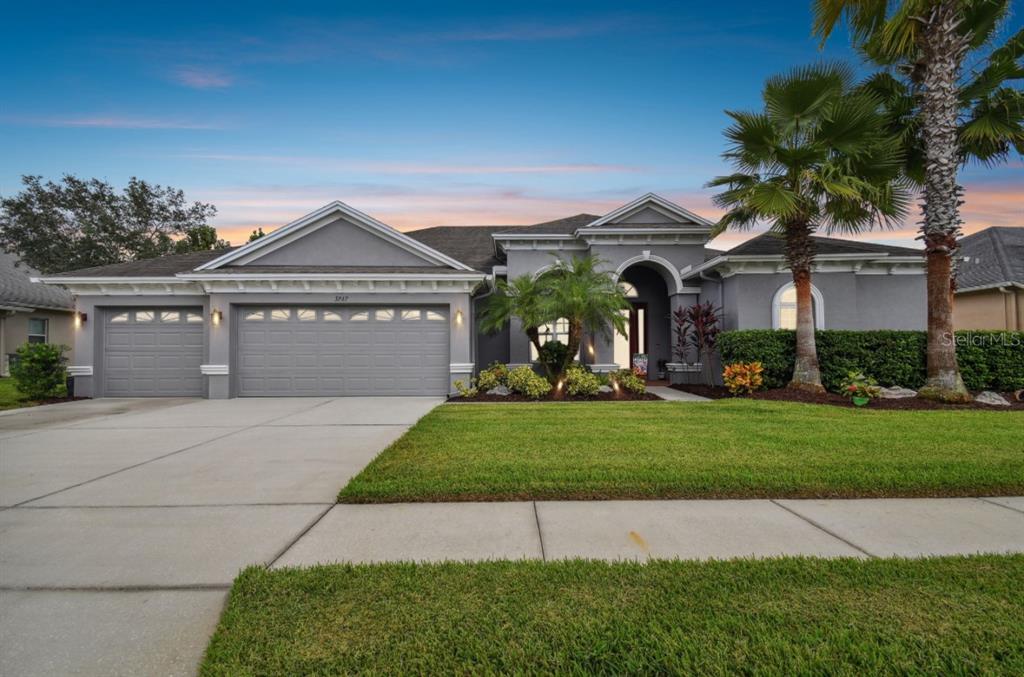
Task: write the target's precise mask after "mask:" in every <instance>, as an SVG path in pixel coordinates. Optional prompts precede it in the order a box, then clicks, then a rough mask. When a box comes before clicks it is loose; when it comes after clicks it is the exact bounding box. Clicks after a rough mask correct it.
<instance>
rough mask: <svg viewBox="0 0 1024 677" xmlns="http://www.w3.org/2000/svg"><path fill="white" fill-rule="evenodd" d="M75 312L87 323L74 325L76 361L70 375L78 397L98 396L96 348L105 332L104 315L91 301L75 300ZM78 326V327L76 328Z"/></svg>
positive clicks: (70, 366) (69, 369)
mask: <svg viewBox="0 0 1024 677" xmlns="http://www.w3.org/2000/svg"><path fill="white" fill-rule="evenodd" d="M75 312H76V313H79V314H80V315H81V316H84V317H85V322H79V323H74V321H73V320H72V322H73V325H72V329H71V330H72V332H74V333H73V335H72V342H73V343H74V349H75V350H74V360H73V361H72V363H71V364H69V365H68V375H69V376H71V377H72V378H73V379H74V384H75V396H76V397H95V396H96V394H97V393H96V378H97V374H96V346H99V345H101V342H100V332H101V331H102V330H103V318H102V317H101V315H102V313H101V312H100V311H98V310H97V309H96V306H95V304H94V303H93V302H92V301H91V300H86V299H82V298H76V299H75ZM75 324H77V326H74V325H75Z"/></svg>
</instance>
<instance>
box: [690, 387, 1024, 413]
mask: <svg viewBox="0 0 1024 677" xmlns="http://www.w3.org/2000/svg"><path fill="white" fill-rule="evenodd" d="M671 387H672V388H675V389H676V390H680V391H682V392H684V393H692V394H694V395H700V396H701V397H707V398H709V399H712V400H719V399H724V398H727V397H739V398H740V399H750V400H774V401H777V402H806V403H809V404H829V405H832V406H836V407H849V408H851V409H853V408H854V404H853V403H852V402H851V401H850V400H849V399H847V398H845V397H843V396H842V395H837V394H835V393H820V394H818V393H809V392H805V391H803V390H791V389H789V388H771V389H769V390H758V391H757V392H755V393H753V394H752V395H742V396H734V395H732V394H731V393H730V392H729V390H728V389H727V388H725V387H724V386H706V385H685V384H683V385H673V386H671ZM1001 394H1002V396H1003V397H1005V398H1006V400H1007V401H1008V402H1009V403H1010V406H1008V407H999V406H991V405H988V404H981V403H980V402H971V403H969V404H944V403H942V402H935V401H932V400H926V399H923V398H920V397H905V398H901V399H885V398H875V399H873V400H871V403H870V404H869V405H867V406H865V407H863V408H864V409H941V410H950V409H984V410H986V411H1024V402H1018V401H1017V400H1015V399H1014V395H1013V393H1001Z"/></svg>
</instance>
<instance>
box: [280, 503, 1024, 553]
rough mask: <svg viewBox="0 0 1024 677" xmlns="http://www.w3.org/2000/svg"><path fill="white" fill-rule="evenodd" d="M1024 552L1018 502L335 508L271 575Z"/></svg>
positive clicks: (1023, 514)
mask: <svg viewBox="0 0 1024 677" xmlns="http://www.w3.org/2000/svg"><path fill="white" fill-rule="evenodd" d="M979 552H990V553H1006V552H1024V497H1008V498H954V499H929V498H922V499H863V500H860V499H858V500H722V501H553V502H548V501H538V502H518V503H420V504H416V503H396V504H385V505H338V506H336V507H334V508H332V509H331V510H330V511H329V512H328V513H327V514H326V515H325V516H324V517H323V518H321V519H320V520H319V521H318V522H317V524H316V525H315V526H314V527H313V528H312V529H310V530H309V531H308V532H307V533H306V534H304V535H303V536H302V538H300V539H299V540H298V541H297V542H296V543H295V544H294V545H292V546H291V547H290V548H289V549H288V550H287V551H286V552H285V553H284V554H283V555H282V556H281V557H280V558H279V559H278V560H277V562H276V563H275V567H286V566H303V565H312V564H320V563H328V562H381V561H394V560H416V561H441V560H481V559H520V558H528V559H545V560H553V559H564V558H573V557H585V558H595V559H609V560H620V559H628V560H645V559H649V558H675V557H678V558H685V559H720V558H730V557H774V556H782V555H807V556H819V557H893V556H897V557H922V556H929V555H955V554H974V553H979Z"/></svg>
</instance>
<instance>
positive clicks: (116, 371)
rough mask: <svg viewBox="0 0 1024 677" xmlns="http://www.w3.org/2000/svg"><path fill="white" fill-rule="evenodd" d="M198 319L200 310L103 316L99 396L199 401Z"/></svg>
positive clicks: (123, 312) (116, 312)
mask: <svg viewBox="0 0 1024 677" xmlns="http://www.w3.org/2000/svg"><path fill="white" fill-rule="evenodd" d="M202 317H203V315H202V309H201V308H188V309H182V308H174V309H163V310H161V309H158V308H137V309H117V310H108V311H105V312H104V318H105V324H104V336H103V394H104V395H106V396H108V397H152V396H161V397H175V396H195V397H198V396H201V395H202V394H203V376H202V374H201V373H200V370H199V365H200V364H201V363H202V361H203V352H204V350H203V345H204V338H203V322H202Z"/></svg>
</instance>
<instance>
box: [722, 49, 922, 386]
mask: <svg viewBox="0 0 1024 677" xmlns="http://www.w3.org/2000/svg"><path fill="white" fill-rule="evenodd" d="M763 100H764V110H763V111H761V112H757V113H749V112H731V111H727V113H728V115H729V116H730V117H731V118H732V119H733V124H732V126H730V127H729V128H728V130H726V132H725V135H726V138H727V139H728V140H729V148H728V150H727V151H726V152H725V153H724V157H725V158H726V159H727V160H729V161H731V162H732V164H733V166H734V167H735V169H736V172H735V173H733V174H730V175H728V176H720V177H717V178H715V179H714V180H712V181H711V182H710V183H708V186H710V187H724V188H725V190H724V191H722V192H721V193H719V194H718V195H716V196H715V198H714V200H715V203H716V204H717V205H718V206H720V207H723V208H725V209H726V212H725V215H724V216H723V217H722V219H721V220H720V221H719V223H718V225H717V227H716V231H715V234H718V233H721V232H723V231H724V230H726V229H728V228H738V229H748V228H751V227H752V226H754V225H756V224H759V223H767V224H768V225H769V226H770V229H771V232H773V233H775V234H777V235H778V236H779V237H782V238H783V239H784V240H785V256H786V262H787V264H788V266H789V269H790V272H791V273H792V276H793V284H794V286H795V287H796V296H797V328H796V362H795V365H794V369H793V379H792V381H791V382H790V386H791V387H795V388H800V389H804V390H811V391H821V390H823V388H822V385H821V373H820V370H819V367H818V357H817V349H816V346H815V340H814V319H813V317H814V315H813V307H812V303H813V301H812V298H811V268H812V264H813V261H814V241H813V240H812V239H811V236H812V234H813V233H814V232H815V231H816V230H818V229H823V230H825V231H826V232H829V233H833V232H841V233H856V232H860V231H863V230H866V229H869V228H872V227H891V226H893V225H895V224H896V223H898V222H899V220H900V218H901V217H902V216H903V214H904V213H905V211H906V205H907V195H906V192H905V190H904V189H903V187H902V185H901V184H900V182H899V177H900V170H901V168H902V165H903V156H902V152H901V150H900V147H899V144H898V143H896V142H895V140H894V139H893V138H892V137H891V136H890V135H889V134H888V133H887V132H886V131H885V125H884V122H885V119H884V117H883V116H882V115H881V113H880V104H879V100H878V99H877V97H874V96H872V95H870V94H867V93H855V92H853V77H852V74H851V72H850V71H849V69H847V68H846V67H844V66H840V65H818V66H810V67H806V68H799V69H796V70H794V71H792V72H790V73H787V74H785V75H781V76H776V77H773V78H770V79H769V80H768V81H767V83H766V84H765V87H764V92H763Z"/></svg>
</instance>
